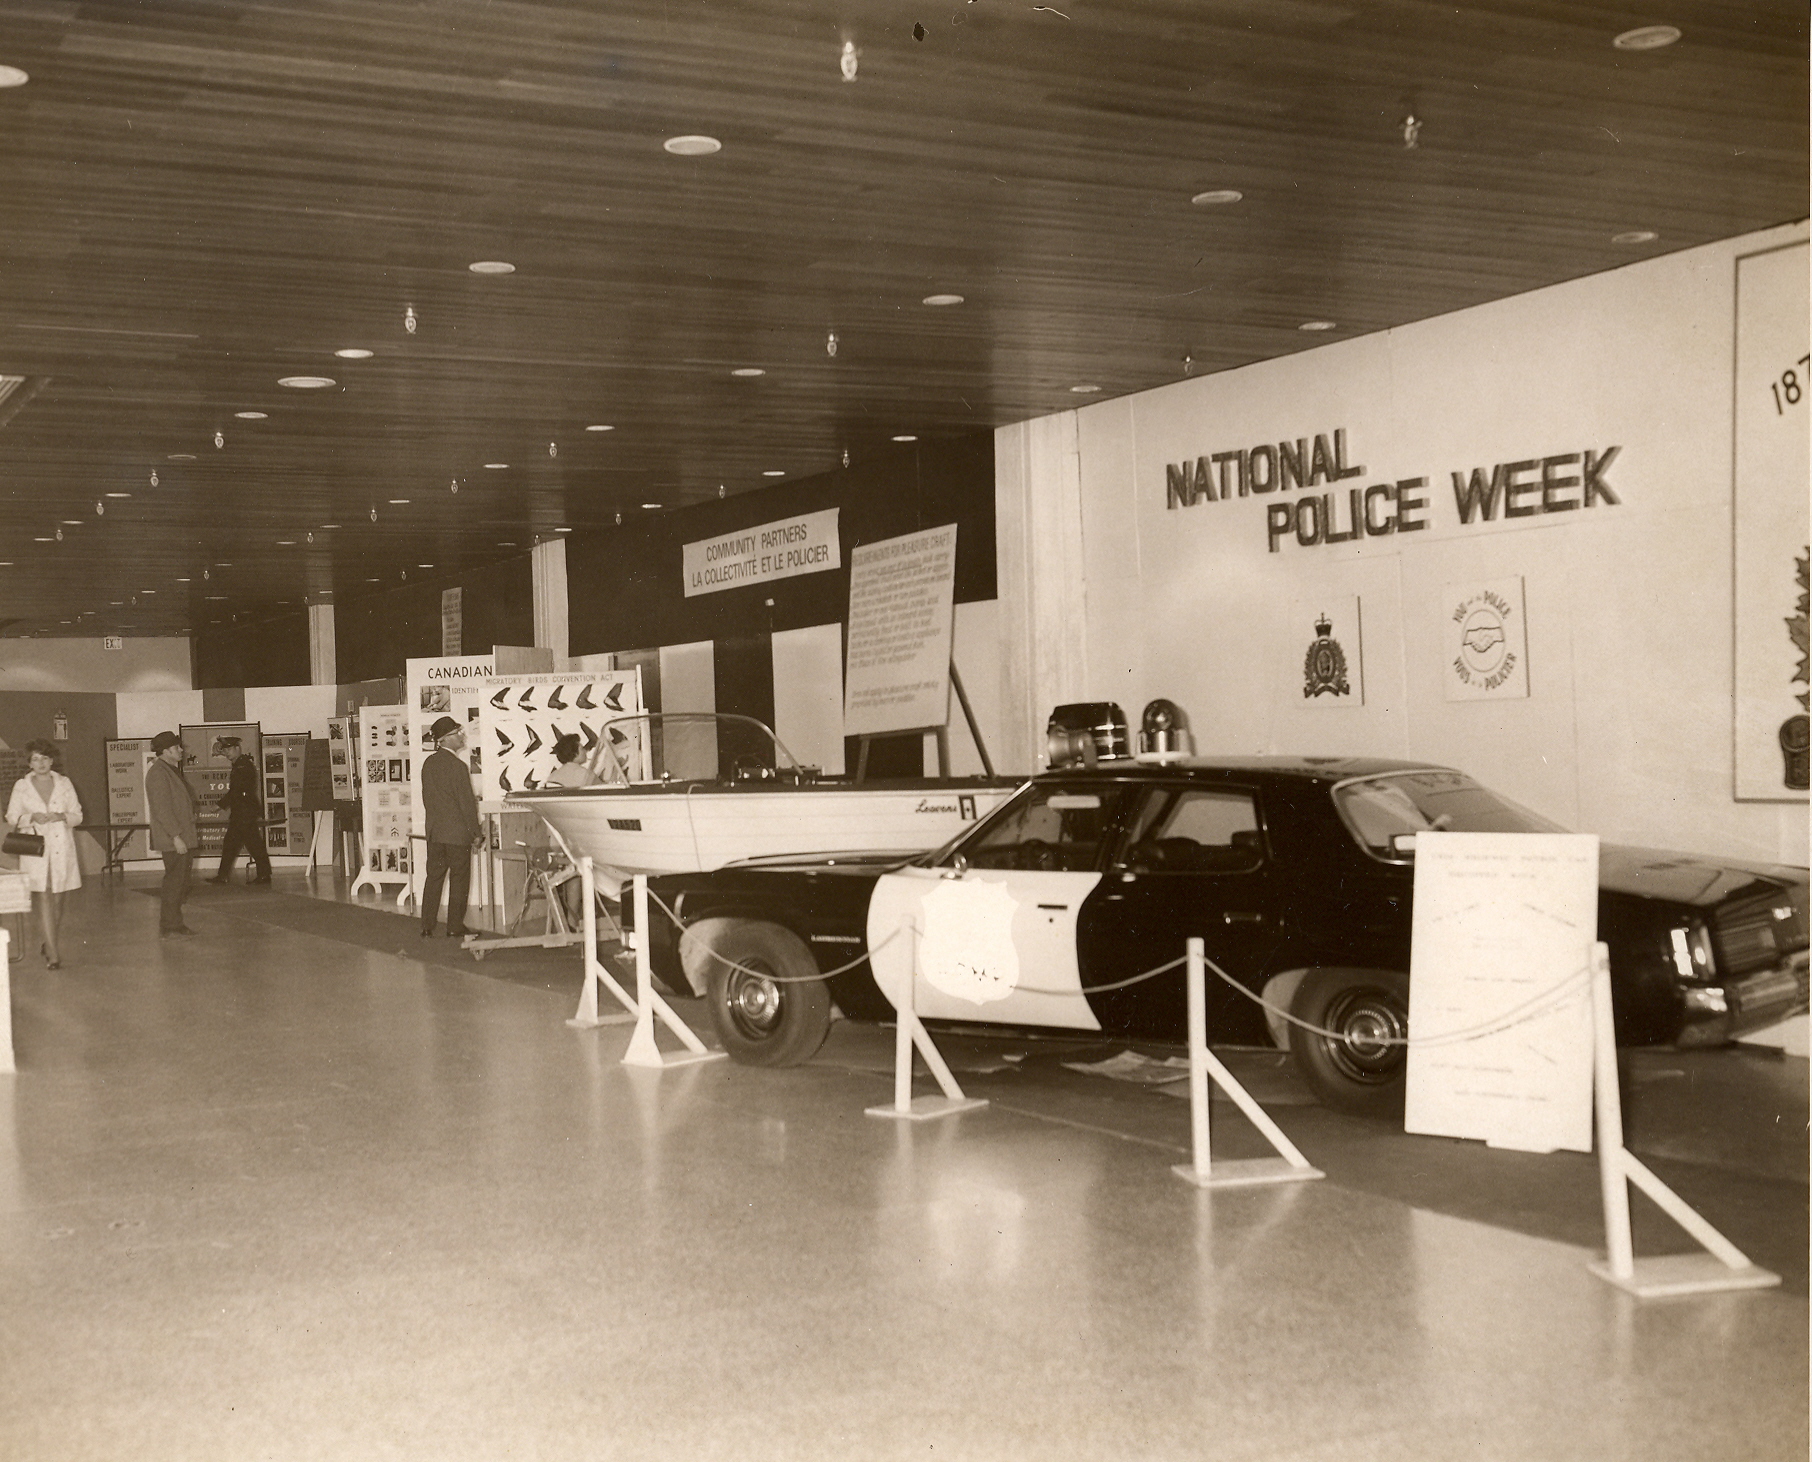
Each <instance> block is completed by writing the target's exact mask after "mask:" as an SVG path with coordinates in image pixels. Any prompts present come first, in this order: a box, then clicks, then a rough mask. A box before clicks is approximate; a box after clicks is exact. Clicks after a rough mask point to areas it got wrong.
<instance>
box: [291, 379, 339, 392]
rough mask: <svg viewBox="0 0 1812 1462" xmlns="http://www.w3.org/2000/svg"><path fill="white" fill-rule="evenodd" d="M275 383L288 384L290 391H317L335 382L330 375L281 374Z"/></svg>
mask: <svg viewBox="0 0 1812 1462" xmlns="http://www.w3.org/2000/svg"><path fill="white" fill-rule="evenodd" d="M277 384H278V385H279V386H288V387H289V388H290V390H292V391H319V390H321V389H322V388H323V387H325V386H331V385H333V384H335V383H334V380H333V378H332V377H331V376H283V377H280V378H279V379H278V381H277Z"/></svg>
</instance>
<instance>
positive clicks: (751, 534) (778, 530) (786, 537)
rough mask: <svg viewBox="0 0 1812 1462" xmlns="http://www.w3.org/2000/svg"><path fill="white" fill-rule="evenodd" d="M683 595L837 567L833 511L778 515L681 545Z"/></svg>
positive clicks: (839, 563) (838, 550)
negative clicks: (756, 524) (749, 526)
mask: <svg viewBox="0 0 1812 1462" xmlns="http://www.w3.org/2000/svg"><path fill="white" fill-rule="evenodd" d="M680 567H681V571H682V573H683V574H684V575H685V581H686V584H685V587H686V597H687V598H688V599H690V598H691V597H692V596H693V595H694V594H716V593H718V592H720V591H722V590H724V589H741V588H743V587H745V586H747V585H750V584H765V583H771V582H773V581H774V580H776V579H791V578H795V577H797V576H798V575H800V574H820V573H823V572H825V571H826V570H827V569H836V568H841V567H843V552H842V546H841V540H839V538H838V537H837V509H836V508H825V509H824V510H823V511H822V512H816V513H801V514H799V516H798V517H795V518H779V519H776V520H775V521H774V522H772V523H762V524H760V525H759V526H757V527H754V528H738V529H737V530H736V531H735V532H734V533H725V534H723V535H721V536H719V537H717V538H704V539H700V540H699V541H698V542H696V543H688V544H686V545H685V546H684V547H683V548H682V549H681V552H680Z"/></svg>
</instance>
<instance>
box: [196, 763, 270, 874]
mask: <svg viewBox="0 0 1812 1462" xmlns="http://www.w3.org/2000/svg"><path fill="white" fill-rule="evenodd" d="M216 745H217V746H218V747H219V749H220V751H221V752H222V753H223V754H224V753H231V755H232V758H233V766H232V770H231V771H230V772H229V773H228V777H227V794H226V796H225V797H224V798H223V799H222V801H223V802H224V803H225V804H226V810H227V825H226V836H225V839H224V840H223V841H222V842H221V845H220V867H219V869H218V870H217V871H216V872H215V874H214V876H213V878H211V879H210V880H208V881H209V882H210V883H227V882H229V881H230V880H231V877H232V872H233V863H234V861H235V860H236V859H237V858H238V857H239V850H240V849H241V848H244V849H245V852H246V856H247V857H249V858H250V859H251V860H252V862H253V863H255V864H257V866H258V874H257V877H255V878H254V879H253V880H252V882H254V883H269V882H270V881H271V855H270V852H269V851H268V850H267V849H266V848H265V846H264V829H263V828H262V827H261V826H260V825H259V814H260V813H262V812H263V811H264V795H263V793H262V791H261V790H260V788H259V785H258V764H257V763H256V762H254V761H253V760H252V759H251V757H249V756H247V755H246V754H245V753H244V752H243V751H242V750H240V743H239V738H238V737H237V736H222V737H221V738H220V740H219V741H218V742H217V743H216Z"/></svg>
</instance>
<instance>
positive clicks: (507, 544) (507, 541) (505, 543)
mask: <svg viewBox="0 0 1812 1462" xmlns="http://www.w3.org/2000/svg"><path fill="white" fill-rule="evenodd" d="M497 546H498V547H499V548H514V547H515V546H516V540H515V539H514V538H504V539H501V540H499V542H498V544H497Z"/></svg>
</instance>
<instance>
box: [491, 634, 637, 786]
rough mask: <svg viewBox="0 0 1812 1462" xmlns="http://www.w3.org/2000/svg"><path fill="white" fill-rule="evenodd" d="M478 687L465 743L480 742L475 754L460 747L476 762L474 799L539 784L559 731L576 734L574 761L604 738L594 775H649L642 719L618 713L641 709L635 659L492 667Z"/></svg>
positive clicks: (607, 778)
mask: <svg viewBox="0 0 1812 1462" xmlns="http://www.w3.org/2000/svg"><path fill="white" fill-rule="evenodd" d="M481 689H482V696H481V700H480V714H479V728H480V729H479V734H478V736H477V737H476V738H473V745H474V747H477V746H479V745H482V747H483V754H482V756H478V755H472V753H470V752H469V753H468V755H472V760H473V762H474V763H475V764H476V765H477V766H478V768H479V778H478V788H479V790H478V800H479V802H480V803H497V802H501V801H502V800H503V796H504V794H505V793H506V792H523V791H532V790H533V789H534V788H536V787H539V786H540V785H541V784H542V783H543V782H545V781H546V780H547V778H548V775H549V774H550V773H551V772H552V771H553V770H554V768H555V767H556V766H558V765H559V763H558V762H557V761H555V760H554V742H555V741H556V740H558V739H559V737H561V736H562V735H566V734H571V735H575V736H577V737H578V738H579V760H580V761H581V762H585V763H590V762H591V760H592V756H593V753H595V752H596V751H597V750H598V749H599V748H600V747H601V746H603V745H605V744H608V745H609V747H610V750H609V751H607V752H605V753H604V754H603V755H602V756H601V757H599V758H598V761H597V767H598V778H599V780H600V781H604V782H621V781H624V780H625V779H627V780H629V781H632V782H646V781H650V780H652V778H653V776H654V773H653V771H652V769H651V766H650V761H649V755H648V742H649V739H650V738H649V736H648V723H647V722H646V721H627V720H620V718H622V717H625V716H633V715H634V714H635V713H636V712H638V711H640V710H641V709H642V672H641V669H640V667H637V668H635V669H630V670H593V671H589V672H575V671H553V672H546V671H537V672H535V673H533V674H523V675H494V676H492V677H491V678H490V679H489V680H487V681H485V682H484V684H483V686H482V688H481ZM613 722H616V723H618V724H612V723H613Z"/></svg>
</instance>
